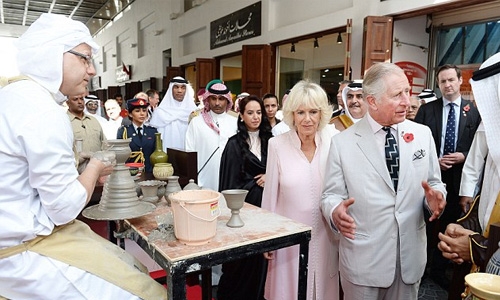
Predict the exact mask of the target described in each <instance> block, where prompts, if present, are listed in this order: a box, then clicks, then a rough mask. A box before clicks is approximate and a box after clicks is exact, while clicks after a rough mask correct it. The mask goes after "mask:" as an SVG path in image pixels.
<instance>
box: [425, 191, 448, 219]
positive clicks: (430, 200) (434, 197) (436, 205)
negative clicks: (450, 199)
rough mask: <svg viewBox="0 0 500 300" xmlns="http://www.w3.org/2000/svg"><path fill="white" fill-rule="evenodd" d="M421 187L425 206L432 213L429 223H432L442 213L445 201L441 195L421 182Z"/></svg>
mask: <svg viewBox="0 0 500 300" xmlns="http://www.w3.org/2000/svg"><path fill="white" fill-rule="evenodd" d="M422 187H423V188H424V192H425V198H426V199H427V204H428V205H429V209H430V210H431V213H432V216H431V217H430V218H429V221H434V220H435V219H437V218H439V216H441V214H442V213H443V210H444V207H445V206H446V199H445V198H444V195H443V193H441V192H440V191H438V190H435V189H433V188H432V187H431V186H430V185H429V184H428V183H427V182H426V181H422Z"/></svg>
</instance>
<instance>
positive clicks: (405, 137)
mask: <svg viewBox="0 0 500 300" xmlns="http://www.w3.org/2000/svg"><path fill="white" fill-rule="evenodd" d="M413 139H414V136H413V133H409V132H408V133H405V134H404V135H403V140H405V142H407V143H409V142H411V141H413Z"/></svg>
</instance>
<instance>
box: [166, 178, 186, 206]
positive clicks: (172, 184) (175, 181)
mask: <svg viewBox="0 0 500 300" xmlns="http://www.w3.org/2000/svg"><path fill="white" fill-rule="evenodd" d="M178 191H182V188H181V185H180V184H179V176H169V177H167V187H166V188H165V199H167V202H168V205H169V206H170V199H169V198H168V195H170V194H172V193H173V192H178Z"/></svg>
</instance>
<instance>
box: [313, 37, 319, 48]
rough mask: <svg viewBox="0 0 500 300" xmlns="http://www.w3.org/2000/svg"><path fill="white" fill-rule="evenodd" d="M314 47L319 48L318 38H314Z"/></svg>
mask: <svg viewBox="0 0 500 300" xmlns="http://www.w3.org/2000/svg"><path fill="white" fill-rule="evenodd" d="M314 48H319V44H318V38H314Z"/></svg>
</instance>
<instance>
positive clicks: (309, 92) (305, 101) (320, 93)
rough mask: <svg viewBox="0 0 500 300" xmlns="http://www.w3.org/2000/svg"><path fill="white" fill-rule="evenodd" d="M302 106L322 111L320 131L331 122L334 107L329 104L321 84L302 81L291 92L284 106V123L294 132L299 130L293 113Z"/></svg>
mask: <svg viewBox="0 0 500 300" xmlns="http://www.w3.org/2000/svg"><path fill="white" fill-rule="evenodd" d="M300 106H305V107H306V108H315V109H319V110H320V111H321V119H320V122H319V125H318V131H319V130H321V129H323V128H324V127H325V126H326V125H327V124H328V123H329V122H330V117H331V116H332V107H331V106H330V105H329V104H328V96H327V95H326V92H325V91H324V90H323V88H322V87H321V86H320V85H319V84H317V83H314V82H310V81H309V80H301V81H299V82H297V83H296V84H295V85H294V86H293V88H292V90H291V91H290V94H289V95H288V97H287V99H286V102H285V104H284V106H283V122H285V124H286V125H288V126H289V127H290V128H292V129H293V130H296V129H297V128H296V126H295V124H294V121H293V113H294V112H295V111H296V110H297V109H298V108H299V107H300Z"/></svg>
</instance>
